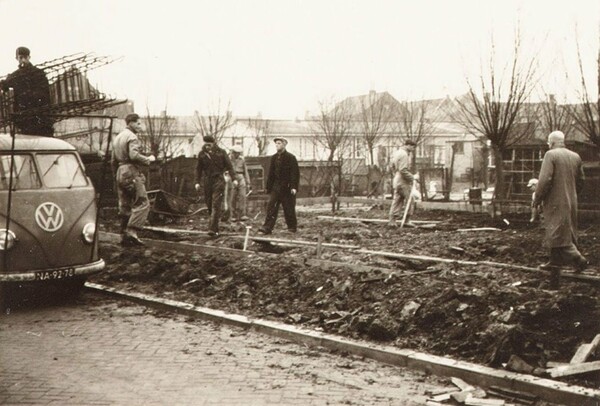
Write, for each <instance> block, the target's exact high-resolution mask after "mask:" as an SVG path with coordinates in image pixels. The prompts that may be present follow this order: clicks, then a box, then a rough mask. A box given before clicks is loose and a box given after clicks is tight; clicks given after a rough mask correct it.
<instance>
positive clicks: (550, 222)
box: [533, 131, 587, 288]
mask: <svg viewBox="0 0 600 406" xmlns="http://www.w3.org/2000/svg"><path fill="white" fill-rule="evenodd" d="M548 146H549V147H550V150H549V151H548V152H546V154H545V155H544V160H543V161H542V168H541V170H540V176H539V181H538V185H537V188H536V190H535V198H534V201H533V206H534V207H536V208H537V207H540V206H541V205H542V204H543V206H544V228H545V229H546V238H545V244H546V245H547V246H548V247H549V248H550V261H549V262H548V263H546V264H543V265H542V266H541V268H542V269H548V270H550V271H551V281H550V282H551V283H550V284H551V287H552V288H557V287H558V284H559V278H560V268H559V267H560V266H561V265H569V264H570V265H573V266H574V267H575V270H576V272H581V271H582V270H584V269H585V267H586V266H587V260H586V259H585V257H584V256H583V255H581V253H580V252H579V250H578V249H577V193H578V192H580V191H581V189H582V188H583V180H584V176H583V165H582V161H581V158H580V157H579V155H578V154H577V153H575V152H573V151H569V150H568V149H567V148H566V147H565V135H564V134H563V133H562V132H561V131H554V132H552V133H550V135H548Z"/></svg>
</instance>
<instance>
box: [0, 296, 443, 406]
mask: <svg viewBox="0 0 600 406" xmlns="http://www.w3.org/2000/svg"><path fill="white" fill-rule="evenodd" d="M443 386H445V385H444V384H442V383H441V381H440V380H438V379H436V378H433V377H426V376H424V375H423V374H421V373H418V372H413V371H408V370H404V369H402V368H395V367H389V366H385V365H381V364H378V363H376V362H373V361H369V360H367V361H363V360H360V359H358V358H354V357H347V356H341V355H335V354H331V353H328V352H326V351H316V350H314V349H309V348H306V347H302V346H299V345H296V344H293V343H289V342H285V341H282V340H278V339H275V338H271V337H267V336H262V335H258V334H256V333H253V332H247V331H244V330H242V329H236V328H232V327H227V326H218V325H215V324H212V323H207V322H203V321H198V320H191V319H188V318H185V317H184V316H178V315H173V314H168V313H161V312H157V311H155V310H150V309H146V308H144V307H141V306H138V305H132V304H130V303H123V302H117V301H114V300H113V299H107V298H104V297H100V296H97V295H96V294H92V293H87V292H86V293H84V294H83V295H82V297H81V298H80V299H78V301H77V303H63V304H55V305H45V306H37V307H30V308H21V309H17V310H15V309H12V310H11V311H10V313H9V314H4V315H1V316H0V404H6V405H25V404H35V405H38V404H43V405H45V404H56V405H68V404H70V405H115V404H117V405H327V404H330V405H417V404H424V403H425V396H424V393H425V390H427V389H435V388H440V387H443Z"/></svg>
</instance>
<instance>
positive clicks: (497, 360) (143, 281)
mask: <svg viewBox="0 0 600 406" xmlns="http://www.w3.org/2000/svg"><path fill="white" fill-rule="evenodd" d="M320 215H330V213H326V212H322V213H314V212H313V213H303V212H300V213H299V214H298V216H299V229H298V232H297V233H295V234H290V233H288V232H287V231H285V225H284V224H283V223H282V220H279V222H278V224H277V228H276V229H275V231H274V233H273V235H271V236H269V237H272V238H285V239H293V240H303V241H317V239H318V238H319V235H320V236H321V238H322V241H323V242H328V243H335V244H339V245H352V246H359V247H361V248H364V249H369V250H376V251H389V252H396V253H405V254H413V255H427V256H437V257H445V258H453V259H459V260H468V261H494V262H503V263H511V264H518V265H525V266H537V265H539V264H540V263H542V262H544V261H545V260H546V259H547V258H546V254H547V252H546V249H545V248H544V247H543V246H542V237H543V230H542V228H541V226H540V225H539V224H533V225H531V224H529V223H528V221H527V217H526V216H525V215H521V216H512V217H505V218H504V217H503V218H497V219H492V218H491V217H490V216H489V215H487V214H474V213H452V212H439V211H438V212H436V211H423V212H418V213H416V214H415V216H414V217H413V219H414V220H421V221H424V220H432V221H437V222H438V223H436V225H435V228H406V227H405V228H402V229H400V228H397V227H396V228H393V227H389V226H387V225H386V224H383V223H366V222H365V223H363V222H346V221H338V220H330V219H322V218H319V216H320ZM337 215H338V216H345V217H360V218H378V219H384V218H385V217H386V213H385V212H384V211H382V210H379V209H372V210H366V211H362V212H357V211H355V210H352V211H346V212H344V211H342V212H339V213H338V214H337ZM260 220H262V219H260V218H259V219H257V220H251V221H249V222H246V223H245V224H241V223H234V224H224V225H223V226H222V236H221V237H220V238H218V239H209V238H208V237H206V236H205V235H201V234H200V235H196V234H182V235H178V236H174V235H171V234H162V233H157V232H150V231H145V232H144V233H143V237H147V238H164V239H171V240H173V239H177V240H183V241H189V242H194V243H201V244H207V245H215V246H224V247H231V248H241V247H242V246H243V238H242V237H243V235H244V233H245V230H246V226H252V227H253V228H252V230H251V235H256V233H255V231H254V230H256V229H257V228H258V226H260ZM206 222H207V219H206V218H203V217H196V218H194V219H190V220H186V221H178V222H174V223H172V224H166V225H165V224H159V225H160V226H168V227H171V228H179V229H187V230H196V231H199V230H206ZM114 224H115V223H114V221H110V220H107V221H106V222H105V224H104V228H105V229H106V230H108V231H115V225H114ZM477 227H495V228H498V229H499V230H497V231H458V230H460V229H471V228H477ZM580 245H581V250H582V252H583V253H584V255H586V256H587V257H588V259H589V260H590V263H591V269H590V270H589V271H586V273H588V274H590V275H598V276H600V272H598V271H597V268H598V266H599V264H600V252H599V251H600V250H598V247H599V246H600V224H599V223H598V222H585V223H583V224H581V227H580ZM249 249H250V250H253V251H256V253H255V254H254V255H253V256H252V257H251V258H250V259H247V258H244V259H240V258H236V257H235V256H232V255H228V254H226V253H221V252H215V253H211V254H195V255H190V254H184V253H176V252H168V251H158V250H153V249H148V248H134V249H131V248H127V249H122V248H121V247H120V246H117V245H111V244H104V245H102V246H101V254H102V256H103V257H104V259H105V260H106V262H107V264H108V266H107V269H106V271H105V272H103V273H102V274H100V275H97V276H95V277H94V278H93V281H94V282H98V283H102V284H105V285H109V286H114V287H117V288H122V289H131V290H136V291H142V292H145V293H150V294H153V295H158V296H164V297H169V298H173V299H177V300H181V301H186V302H190V303H194V304H196V305H201V306H206V307H210V308H214V309H221V310H226V311H229V312H235V313H241V314H245V315H249V316H254V317H261V318H266V319H274V320H279V321H284V322H287V323H292V324H297V325H303V326H305V327H308V328H312V329H318V330H322V331H326V332H328V333H334V334H339V335H343V336H347V337H352V338H360V339H367V340H373V341H376V342H381V343H385V344H389V345H395V346H397V347H399V348H411V349H415V350H420V351H426V352H429V353H433V354H437V355H442V356H450V357H453V358H457V359H463V360H468V361H473V362H477V363H482V364H487V365H490V366H494V367H502V365H503V364H505V363H507V362H508V360H509V358H510V357H511V355H517V356H519V357H520V358H522V359H523V360H525V361H526V362H527V363H528V364H530V365H531V366H533V367H542V368H544V367H545V366H546V362H548V361H555V362H569V360H570V359H571V357H572V356H573V355H574V354H575V351H576V350H577V348H578V347H579V346H580V345H581V344H583V343H588V342H590V341H592V339H593V338H594V337H595V336H596V334H599V333H600V299H599V298H600V295H599V293H600V289H599V288H597V287H594V286H593V285H590V284H584V283H575V282H571V281H568V280H566V279H563V280H562V281H561V287H560V289H559V290H557V291H554V290H550V289H548V278H547V274H545V273H544V272H527V271H522V270H514V269H502V268H498V267H492V266H489V265H458V264H452V263H437V262H430V261H417V260H395V259H393V258H388V257H385V256H380V255H370V254H364V253H357V252H356V250H349V249H342V250H340V249H330V248H323V251H322V258H323V259H328V260H331V261H338V262H339V263H340V264H339V266H334V267H333V268H328V269H322V268H321V267H318V266H311V265H308V264H306V263H305V259H306V258H314V257H315V255H316V248H315V247H314V246H310V247H289V246H282V245H274V244H268V243H258V242H255V243H250V244H249ZM268 252H270V253H275V254H268ZM346 264H364V265H370V266H373V267H380V268H382V269H381V270H377V269H373V270H370V271H357V270H356V269H353V268H352V267H349V266H346ZM564 272H571V271H570V270H568V269H566V270H565V271H564ZM564 380H565V381H570V382H575V383H578V384H582V385H586V386H590V387H598V386H599V385H600V380H599V377H598V375H594V374H588V375H580V376H576V377H572V378H564Z"/></svg>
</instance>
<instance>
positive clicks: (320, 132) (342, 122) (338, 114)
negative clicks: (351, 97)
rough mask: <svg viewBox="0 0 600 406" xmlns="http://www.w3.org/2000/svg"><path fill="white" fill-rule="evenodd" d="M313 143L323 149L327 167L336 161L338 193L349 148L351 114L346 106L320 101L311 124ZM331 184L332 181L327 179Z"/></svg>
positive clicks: (330, 101) (340, 188) (331, 101)
mask: <svg viewBox="0 0 600 406" xmlns="http://www.w3.org/2000/svg"><path fill="white" fill-rule="evenodd" d="M312 132H313V142H314V143H315V145H317V146H320V147H323V148H325V149H326V150H327V151H328V152H327V162H328V165H329V166H333V165H334V160H337V161H338V176H337V178H338V179H337V180H338V185H337V190H338V192H341V191H342V184H343V176H342V164H343V161H344V157H345V155H346V152H347V150H348V148H349V147H350V146H351V137H350V133H351V114H350V109H349V107H348V105H346V104H344V103H334V102H333V100H329V101H323V100H322V101H320V102H319V113H318V116H317V118H316V119H315V121H313V122H312ZM328 180H329V183H331V184H333V179H328Z"/></svg>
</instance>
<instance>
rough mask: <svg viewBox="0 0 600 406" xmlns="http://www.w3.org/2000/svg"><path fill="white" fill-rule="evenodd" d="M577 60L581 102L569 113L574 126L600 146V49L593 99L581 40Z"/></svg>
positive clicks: (571, 108) (599, 51)
mask: <svg viewBox="0 0 600 406" xmlns="http://www.w3.org/2000/svg"><path fill="white" fill-rule="evenodd" d="M577 62H578V66H579V73H580V75H581V90H580V91H579V99H580V101H581V103H580V104H577V105H573V106H570V107H569V115H570V116H571V118H572V119H573V126H574V127H575V129H577V130H578V131H581V132H582V133H583V134H585V136H586V137H587V138H588V139H589V140H590V142H592V143H593V144H594V145H596V146H598V147H600V49H599V50H598V57H597V59H596V65H597V66H596V68H597V81H596V85H597V91H598V93H597V98H596V100H593V99H592V96H591V95H590V90H589V88H588V84H587V83H586V81H585V75H584V69H583V62H582V58H581V50H580V48H579V42H577Z"/></svg>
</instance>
